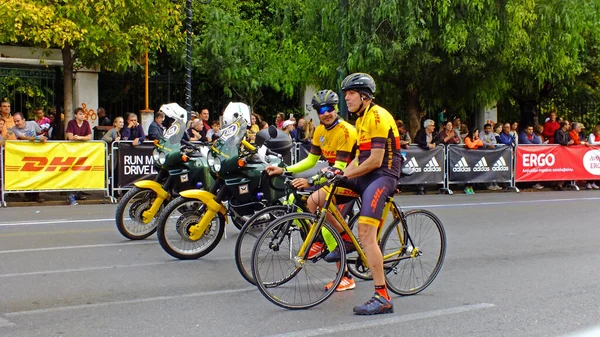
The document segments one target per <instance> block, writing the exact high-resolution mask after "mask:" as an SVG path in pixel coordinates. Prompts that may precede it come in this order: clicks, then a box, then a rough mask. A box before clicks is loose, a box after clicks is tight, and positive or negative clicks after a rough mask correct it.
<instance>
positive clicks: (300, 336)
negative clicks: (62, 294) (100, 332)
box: [7, 303, 495, 337]
mask: <svg viewBox="0 0 600 337" xmlns="http://www.w3.org/2000/svg"><path fill="white" fill-rule="evenodd" d="M492 307H495V305H494V304H489V303H478V304H471V305H463V306H460V307H454V308H447V309H440V310H433V311H426V312H419V313H414V314H407V315H402V316H394V317H388V318H380V319H373V318H372V317H371V316H368V317H365V318H364V319H361V318H356V320H360V322H356V323H348V324H342V325H335V326H331V327H324V328H317V329H307V330H301V331H294V332H288V333H282V334H277V335H271V336H268V337H308V336H322V335H328V334H334V333H339V332H340V331H353V330H362V329H369V328H376V327H381V326H384V325H389V324H398V323H403V322H409V321H416V320H420V319H425V318H433V317H439V316H446V315H454V314H460V313H463V312H469V311H475V310H483V309H488V308H492ZM7 316H8V315H7ZM392 335H394V334H392Z"/></svg>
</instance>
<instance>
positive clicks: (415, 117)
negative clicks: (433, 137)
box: [407, 89, 422, 139]
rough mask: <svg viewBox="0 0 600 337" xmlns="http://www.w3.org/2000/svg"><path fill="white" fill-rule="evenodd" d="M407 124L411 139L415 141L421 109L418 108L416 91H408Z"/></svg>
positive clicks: (419, 125) (419, 123)
mask: <svg viewBox="0 0 600 337" xmlns="http://www.w3.org/2000/svg"><path fill="white" fill-rule="evenodd" d="M407 104H408V124H409V129H408V130H409V134H410V137H411V139H415V135H416V134H417V131H418V130H419V129H420V128H421V117H422V116H421V108H420V106H419V92H418V90H417V89H409V91H408V99H407Z"/></svg>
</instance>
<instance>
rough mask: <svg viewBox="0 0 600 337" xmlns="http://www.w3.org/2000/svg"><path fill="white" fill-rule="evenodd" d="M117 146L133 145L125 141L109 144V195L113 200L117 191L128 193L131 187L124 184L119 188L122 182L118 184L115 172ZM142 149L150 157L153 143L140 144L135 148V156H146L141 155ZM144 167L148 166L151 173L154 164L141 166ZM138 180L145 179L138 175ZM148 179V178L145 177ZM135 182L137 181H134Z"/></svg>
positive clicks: (117, 156)
mask: <svg viewBox="0 0 600 337" xmlns="http://www.w3.org/2000/svg"><path fill="white" fill-rule="evenodd" d="M119 144H133V141H131V140H125V141H114V142H112V143H111V144H110V148H111V149H110V195H111V197H112V198H114V199H118V196H116V195H115V194H116V192H119V191H129V190H130V189H131V188H132V187H133V185H132V184H126V185H124V186H121V185H120V184H121V183H123V182H118V181H117V180H118V172H117V171H116V170H115V169H116V168H117V165H118V164H119V157H120V156H119V150H120V149H119ZM142 149H143V150H144V151H145V152H149V153H150V156H151V155H152V151H153V150H154V142H153V141H144V142H142V144H140V146H138V147H136V150H137V152H138V153H134V154H137V155H148V154H147V153H142ZM142 165H145V166H148V167H149V168H150V173H152V170H154V163H153V162H152V163H146V164H142ZM138 176H139V177H138V178H139V179H145V178H144V177H145V176H144V175H138ZM146 177H148V176H146ZM136 180H137V179H136Z"/></svg>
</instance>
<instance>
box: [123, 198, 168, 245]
mask: <svg viewBox="0 0 600 337" xmlns="http://www.w3.org/2000/svg"><path fill="white" fill-rule="evenodd" d="M154 199H156V192H154V191H152V190H150V189H143V188H139V187H137V186H134V187H133V188H132V189H130V190H129V191H127V193H126V194H125V195H124V196H123V198H121V200H120V201H119V204H118V205H117V210H116V212H115V222H116V224H117V229H118V230H119V233H121V235H123V236H124V237H126V238H128V239H129V240H143V239H145V238H147V237H149V236H150V235H152V234H154V232H155V231H156V222H157V217H156V215H155V216H154V218H153V219H152V220H151V221H150V222H148V223H144V221H143V220H142V214H143V213H144V212H145V211H147V210H149V209H150V207H152V203H153V202H154ZM163 208H164V202H163V204H162V205H161V206H160V209H159V210H158V212H156V213H157V215H158V214H160V212H161V211H162V210H163Z"/></svg>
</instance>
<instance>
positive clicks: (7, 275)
mask: <svg viewBox="0 0 600 337" xmlns="http://www.w3.org/2000/svg"><path fill="white" fill-rule="evenodd" d="M172 263H177V261H167V262H149V263H139V264H124V265H116V266H104V267H88V268H73V269H59V270H46V271H34V272H29V273H11V274H0V278H6V277H20V276H36V275H49V274H61V273H76V272H84V271H96V270H107V269H119V268H136V267H148V266H158V265H163V264H172Z"/></svg>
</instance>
